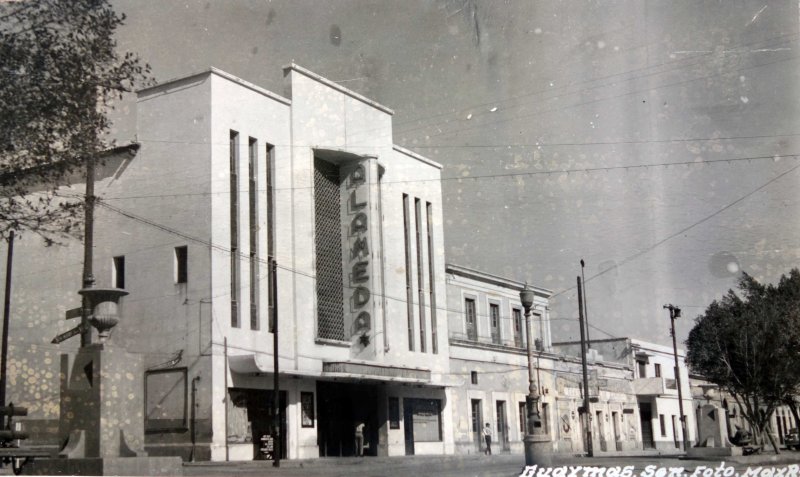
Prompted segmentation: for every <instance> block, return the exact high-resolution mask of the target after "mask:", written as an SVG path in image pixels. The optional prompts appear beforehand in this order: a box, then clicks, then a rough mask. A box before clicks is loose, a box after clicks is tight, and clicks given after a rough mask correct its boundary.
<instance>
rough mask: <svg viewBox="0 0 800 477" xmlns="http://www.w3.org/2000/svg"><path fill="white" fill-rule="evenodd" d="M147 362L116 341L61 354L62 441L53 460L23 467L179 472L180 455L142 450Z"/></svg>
mask: <svg viewBox="0 0 800 477" xmlns="http://www.w3.org/2000/svg"><path fill="white" fill-rule="evenodd" d="M143 379H144V367H143V363H142V359H141V356H139V355H135V354H132V353H128V352H126V351H125V350H123V349H121V348H118V347H115V346H113V344H109V343H108V342H107V343H104V344H93V345H89V346H86V347H84V348H81V349H79V350H78V352H77V354H75V355H68V354H63V355H61V417H60V420H59V437H60V440H61V442H62V443H63V444H64V445H63V447H62V449H61V451H60V452H59V454H58V458H54V459H37V460H36V461H34V462H33V463H32V464H29V465H28V466H26V467H25V473H28V474H33V475H179V474H181V473H182V468H181V464H182V461H181V458H180V457H147V453H146V452H144V416H143V413H144V402H143V395H144V382H143Z"/></svg>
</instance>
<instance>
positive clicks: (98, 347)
mask: <svg viewBox="0 0 800 477" xmlns="http://www.w3.org/2000/svg"><path fill="white" fill-rule="evenodd" d="M143 376H144V366H143V364H142V359H141V356H139V355H134V354H131V353H128V352H126V351H125V350H122V349H120V348H117V347H114V346H113V345H111V346H110V345H109V344H94V345H89V346H86V347H84V348H81V349H80V350H78V353H77V354H75V355H68V354H63V355H61V418H60V420H59V437H60V438H61V442H63V443H66V444H65V445H64V447H63V448H62V449H61V451H60V452H59V456H60V457H68V458H83V457H136V456H145V455H147V454H146V453H145V452H144V416H143V412H144V401H143V394H144V393H143V388H144V383H143V381H142V380H143Z"/></svg>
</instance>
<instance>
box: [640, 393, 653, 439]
mask: <svg viewBox="0 0 800 477" xmlns="http://www.w3.org/2000/svg"><path fill="white" fill-rule="evenodd" d="M639 419H640V420H641V426H642V447H644V448H645V449H655V448H656V443H655V442H654V441H653V413H652V411H651V410H650V403H649V402H640V403H639Z"/></svg>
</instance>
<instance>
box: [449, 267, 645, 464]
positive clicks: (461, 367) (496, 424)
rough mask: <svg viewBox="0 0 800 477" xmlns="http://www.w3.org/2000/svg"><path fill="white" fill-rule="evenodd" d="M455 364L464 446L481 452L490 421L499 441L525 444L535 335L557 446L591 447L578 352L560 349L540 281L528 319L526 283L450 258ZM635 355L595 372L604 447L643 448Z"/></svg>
mask: <svg viewBox="0 0 800 477" xmlns="http://www.w3.org/2000/svg"><path fill="white" fill-rule="evenodd" d="M446 272H447V302H448V307H449V309H448V317H449V318H448V326H449V332H450V372H451V373H452V374H453V375H457V376H459V377H461V378H462V379H463V380H464V384H463V385H462V386H458V387H455V388H453V389H452V390H451V396H452V402H453V409H454V415H453V416H454V423H453V427H454V432H455V436H454V442H455V448H456V452H459V453H476V452H481V450H482V444H481V439H480V430H481V429H482V428H483V426H484V425H485V423H490V424H491V426H492V428H493V431H494V435H495V440H496V441H497V448H498V449H499V450H507V451H510V452H518V453H522V452H523V437H524V435H525V426H526V413H527V410H526V400H525V398H526V396H527V394H528V387H529V381H528V379H529V377H528V355H527V342H528V339H529V337H531V338H530V339H532V340H533V342H532V343H531V349H532V356H533V366H534V379H535V381H536V383H537V386H538V390H539V395H540V400H539V413H540V417H541V420H542V426H543V427H544V429H545V431H546V432H547V434H549V436H550V440H551V443H552V450H553V452H556V453H580V452H584V451H585V450H586V449H587V445H586V443H587V439H586V431H587V430H588V427H587V426H586V422H587V421H586V420H587V415H586V414H585V413H583V412H582V407H583V391H582V389H583V387H582V384H583V381H582V374H581V373H582V371H581V361H580V359H579V358H578V357H577V355H570V354H566V353H565V354H560V353H559V350H557V349H554V347H553V343H552V338H551V330H550V314H549V308H548V305H549V299H550V296H551V295H552V292H551V291H549V290H546V289H543V288H539V287H530V288H532V289H533V291H534V296H535V298H534V303H533V307H532V309H531V313H530V317H529V322H530V328H528V326H527V324H526V319H525V317H524V309H523V307H522V304H521V303H520V296H519V293H520V291H521V290H522V289H523V288H524V287H525V286H526V284H525V283H522V282H519V281H516V280H512V279H508V278H503V277H499V276H496V275H492V274H488V273H485V272H480V271H477V270H472V269H468V268H465V267H461V266H457V265H451V264H448V265H447V269H446ZM630 369H631V368H630V366H629V365H628V364H627V363H617V362H597V363H593V365H592V369H591V372H590V378H589V384H590V386H589V388H590V398H591V401H592V402H593V404H592V406H591V410H590V412H591V413H592V414H591V415H592V416H593V419H590V420H589V422H590V423H591V425H592V426H594V431H593V442H594V448H595V449H596V450H597V451H598V452H616V451H622V450H632V449H636V448H637V443H638V442H639V423H638V421H637V420H636V419H635V418H634V416H635V409H636V400H635V398H634V396H633V394H632V392H631V383H630Z"/></svg>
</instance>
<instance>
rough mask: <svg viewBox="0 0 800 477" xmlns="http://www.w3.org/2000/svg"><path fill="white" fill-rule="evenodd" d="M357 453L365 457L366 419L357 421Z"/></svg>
mask: <svg viewBox="0 0 800 477" xmlns="http://www.w3.org/2000/svg"><path fill="white" fill-rule="evenodd" d="M356 455H357V456H358V457H364V421H358V422H357V423H356Z"/></svg>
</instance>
